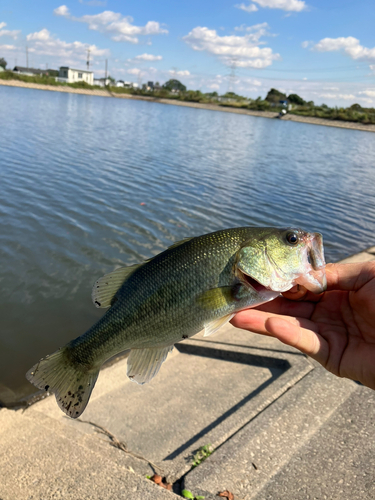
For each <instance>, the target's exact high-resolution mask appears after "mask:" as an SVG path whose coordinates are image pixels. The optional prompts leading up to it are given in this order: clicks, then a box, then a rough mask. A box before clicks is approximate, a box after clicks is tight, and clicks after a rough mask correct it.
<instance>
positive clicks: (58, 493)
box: [0, 409, 176, 500]
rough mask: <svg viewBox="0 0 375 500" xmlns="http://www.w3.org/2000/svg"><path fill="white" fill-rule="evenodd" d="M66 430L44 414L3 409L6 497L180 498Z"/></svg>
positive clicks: (1, 491) (1, 484)
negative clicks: (91, 447)
mask: <svg viewBox="0 0 375 500" xmlns="http://www.w3.org/2000/svg"><path fill="white" fill-rule="evenodd" d="M47 420H48V422H47ZM59 427H60V429H59ZM64 431H65V432H63V433H61V424H60V423H57V422H54V421H53V419H49V418H48V417H43V416H42V415H39V418H38V419H37V418H35V415H30V416H27V412H25V413H22V411H17V412H15V411H12V410H6V409H2V410H0V440H1V448H0V498H1V500H15V499H17V500H37V499H38V500H42V499H43V500H45V499H52V498H54V499H59V498H61V499H64V500H70V499H71V500H85V499H87V500H103V499H106V500H112V499H113V500H118V499H122V498H123V499H130V498H137V499H145V500H146V499H149V500H155V499H158V500H159V499H160V500H172V499H173V498H176V496H175V495H174V494H173V493H171V492H169V491H167V490H165V489H162V488H160V487H159V486H156V485H155V484H153V483H152V482H151V481H149V480H147V479H146V478H142V477H140V476H138V475H136V474H135V473H134V472H132V471H131V470H130V469H129V468H128V467H126V466H124V465H120V464H119V463H116V462H115V461H113V460H105V459H103V456H102V454H101V453H100V450H99V452H95V451H93V450H89V449H88V448H87V447H83V446H81V445H80V444H79V442H80V434H81V433H79V431H77V430H76V429H68V428H66V427H65V428H64ZM119 453H120V452H119ZM123 455H125V454H123Z"/></svg>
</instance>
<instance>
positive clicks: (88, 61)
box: [86, 49, 90, 71]
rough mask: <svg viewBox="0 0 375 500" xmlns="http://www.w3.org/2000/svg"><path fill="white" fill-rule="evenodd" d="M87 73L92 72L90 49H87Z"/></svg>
mask: <svg viewBox="0 0 375 500" xmlns="http://www.w3.org/2000/svg"><path fill="white" fill-rule="evenodd" d="M86 66H87V71H90V49H87V63H86Z"/></svg>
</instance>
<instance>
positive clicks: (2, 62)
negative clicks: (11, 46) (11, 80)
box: [0, 57, 7, 69]
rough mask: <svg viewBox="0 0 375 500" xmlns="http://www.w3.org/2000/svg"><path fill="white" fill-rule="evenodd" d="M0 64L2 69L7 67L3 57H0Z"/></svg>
mask: <svg viewBox="0 0 375 500" xmlns="http://www.w3.org/2000/svg"><path fill="white" fill-rule="evenodd" d="M0 66H1V67H2V68H4V69H5V68H6V67H7V62H6V60H5V59H4V57H0Z"/></svg>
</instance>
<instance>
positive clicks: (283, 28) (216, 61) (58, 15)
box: [0, 0, 375, 107]
mask: <svg viewBox="0 0 375 500" xmlns="http://www.w3.org/2000/svg"><path fill="white" fill-rule="evenodd" d="M374 26H375V0H356V1H354V0H215V1H214V0H200V1H198V0H190V1H184V0H180V1H172V0H153V1H150V0H56V1H55V0H33V1H32V2H31V1H30V0H12V1H7V0H3V1H2V2H1V4H0V57H4V58H5V59H6V61H7V62H8V67H11V68H13V67H14V66H15V65H16V64H18V65H19V66H26V47H27V50H28V59H29V67H35V68H43V69H44V68H46V67H48V68H53V69H58V68H59V67H60V66H70V67H73V68H76V69H85V68H86V61H87V53H88V49H89V50H90V69H91V70H92V71H94V75H95V77H102V76H104V73H105V63H106V60H107V62H108V72H109V74H110V75H111V76H112V77H114V78H116V79H121V80H125V81H132V82H137V83H145V82H147V81H154V82H156V81H158V82H160V83H161V84H162V83H164V82H165V81H167V80H168V79H170V78H176V79H178V80H180V81H181V82H182V83H183V84H185V85H186V86H187V88H188V89H193V90H201V91H202V92H213V91H216V92H218V93H219V94H224V93H225V92H227V91H233V92H236V93H237V94H240V95H244V96H247V97H250V98H257V97H258V96H261V97H262V98H264V97H265V96H266V95H267V92H268V90H269V89H270V88H276V89H278V90H280V91H282V92H285V93H287V94H288V95H289V94H291V93H297V94H298V95H300V96H301V97H302V98H303V99H305V100H307V101H314V102H315V104H322V103H325V104H327V105H329V106H339V107H340V106H342V107H348V106H351V105H352V104H354V103H359V104H360V105H362V106H364V107H375V28H374Z"/></svg>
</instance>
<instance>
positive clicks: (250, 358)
mask: <svg viewBox="0 0 375 500" xmlns="http://www.w3.org/2000/svg"><path fill="white" fill-rule="evenodd" d="M175 347H176V349H177V350H178V351H179V352H181V353H183V354H190V355H193V356H202V357H209V358H214V359H220V360H222V361H229V362H232V363H243V364H247V365H252V366H258V367H262V368H268V369H269V370H270V372H271V377H270V378H269V379H268V380H266V381H265V382H263V383H262V384H261V385H259V387H257V388H256V389H255V390H253V391H252V392H250V394H248V395H247V396H246V397H244V398H243V399H242V400H241V401H239V402H238V403H237V404H235V405H234V406H232V408H229V410H227V411H226V412H225V413H223V414H222V415H220V417H219V418H217V419H216V420H214V421H213V422H211V423H210V424H209V425H207V426H206V427H205V428H204V429H202V430H201V431H199V432H198V433H197V434H195V435H194V436H192V437H191V438H190V439H189V440H188V441H186V442H185V443H184V444H183V445H181V446H179V447H178V448H177V449H176V450H174V451H173V452H172V453H170V454H169V455H168V456H166V457H165V458H164V460H174V459H175V458H176V457H178V456H179V455H180V454H181V453H183V452H184V451H185V450H187V449H188V448H189V447H190V446H192V445H193V444H194V443H195V442H197V441H198V440H199V439H200V438H202V437H203V436H204V435H206V434H208V433H209V432H210V431H212V429H214V428H215V427H217V426H218V425H220V424H221V423H222V422H223V421H224V420H225V419H227V418H228V417H230V416H231V415H233V414H234V413H235V412H236V411H238V410H239V409H240V408H241V407H242V406H244V405H245V404H246V403H248V402H249V401H250V400H251V399H252V398H254V397H255V396H257V395H258V394H259V393H261V392H262V391H263V390H264V389H265V388H266V387H268V386H269V385H271V384H272V383H273V382H275V380H277V379H278V378H279V377H280V376H281V375H282V374H283V373H285V372H286V371H287V370H288V369H289V368H290V367H291V365H290V363H289V362H288V361H287V360H285V359H280V358H273V357H269V356H257V355H254V354H248V353H244V352H238V351H227V350H225V349H215V348H211V347H202V346H198V345H196V344H183V343H181V344H176V345H175Z"/></svg>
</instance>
